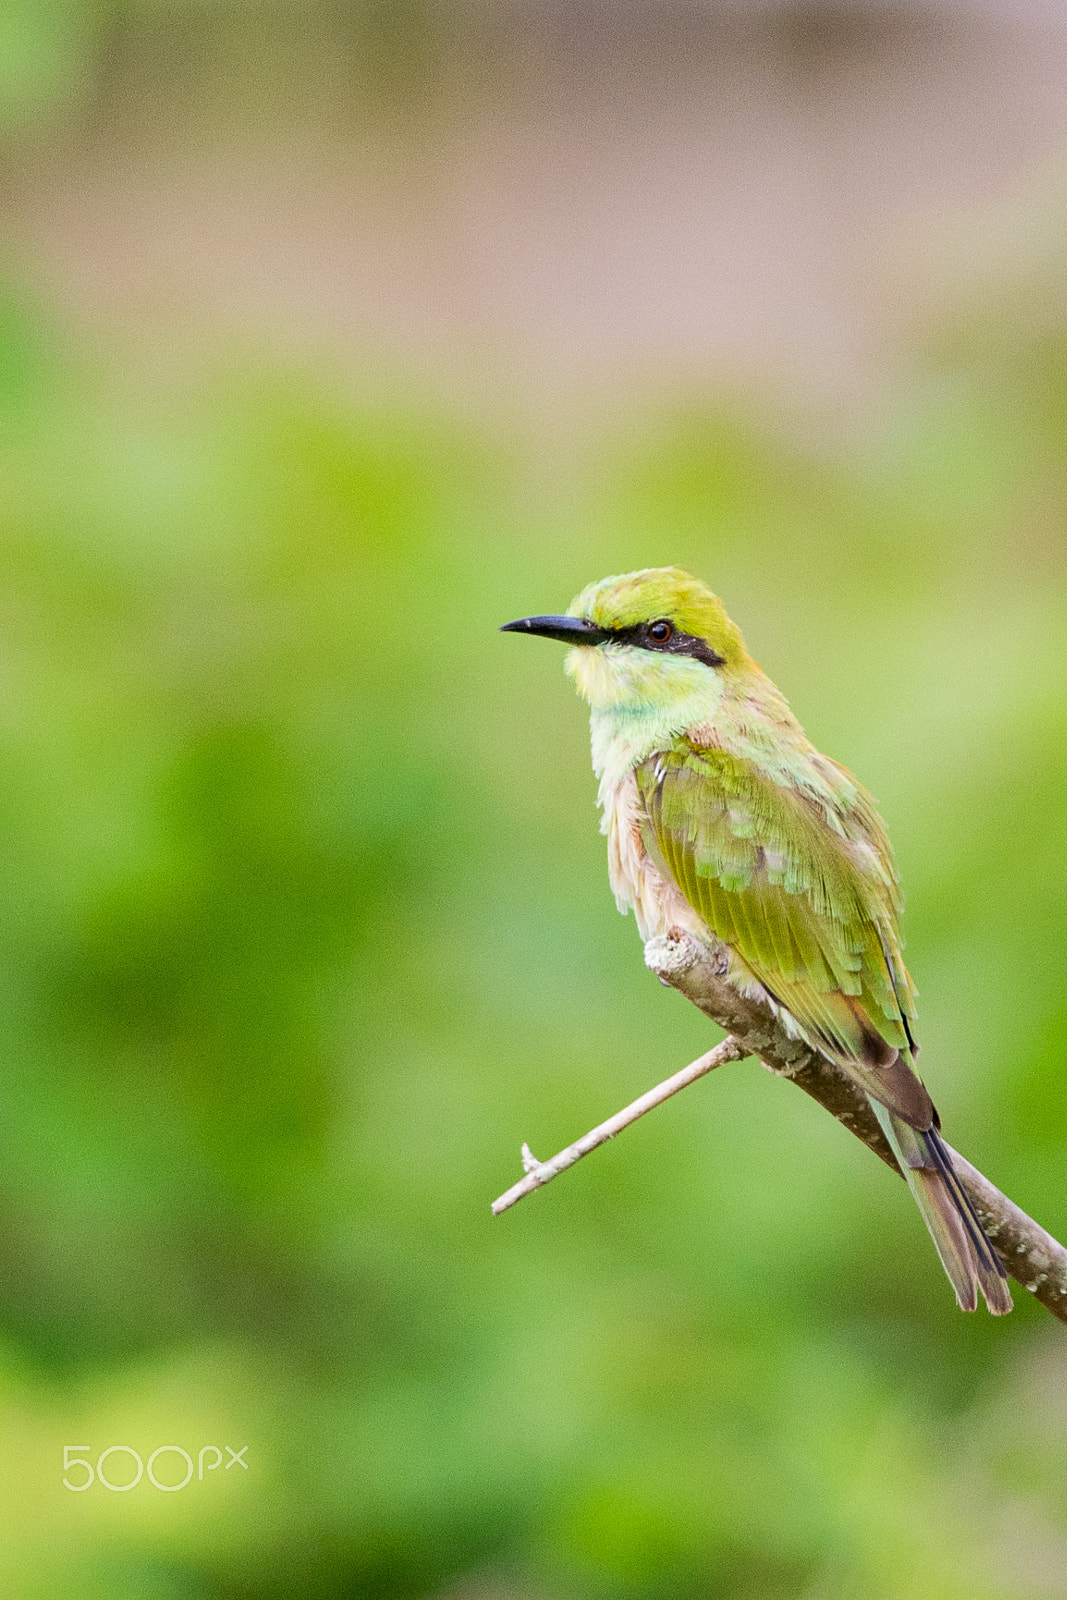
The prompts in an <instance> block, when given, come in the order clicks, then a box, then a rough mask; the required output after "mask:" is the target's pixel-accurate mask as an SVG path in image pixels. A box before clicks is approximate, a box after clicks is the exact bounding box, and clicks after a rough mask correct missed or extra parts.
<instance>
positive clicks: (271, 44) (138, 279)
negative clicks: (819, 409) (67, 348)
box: [3, 0, 1067, 410]
mask: <svg viewBox="0 0 1067 1600" xmlns="http://www.w3.org/2000/svg"><path fill="white" fill-rule="evenodd" d="M1065 149H1067V6H1063V5H1058V4H1051V3H1039V4H1033V5H1028V4H1023V3H1021V0H985V3H982V0H955V3H950V0H946V3H942V4H938V3H936V0H929V3H926V4H920V3H915V4H911V5H884V6H883V5H875V4H863V3H848V0H842V3H840V4H837V5H819V4H813V5H804V4H795V5H793V4H777V3H772V0H762V3H760V0H756V3H747V4H746V3H744V0H732V3H725V0H724V3H714V0H709V3H707V4H704V5H679V4H671V3H659V4H655V3H645V4H622V5H608V4H596V3H590V0H586V3H580V4H566V5H562V4H548V3H540V0H496V3H493V0H482V3H470V4H466V5H456V6H444V7H436V8H435V7H433V6H419V5H410V4H409V5H401V6H393V7H380V8H378V9H377V10H375V9H373V8H368V7H366V6H359V7H351V6H343V5H333V6H330V5H309V6H284V5H278V6H256V7H240V6H215V5H206V6H203V7H201V8H199V9H195V10H193V11H190V10H189V8H185V7H182V8H178V10H177V11H171V10H170V9H168V8H165V7H155V6H140V7H138V6H132V7H126V8H123V7H119V8H117V9H113V10H111V11H110V12H107V13H106V14H105V15H104V18H103V20H102V21H101V23H100V26H99V29H98V32H97V37H96V41H95V49H94V52H93V54H92V66H91V70H90V74H89V76H88V78H87V80H86V82H85V83H84V85H83V86H82V88H81V90H80V92H79V95H78V96H77V97H76V99H75V102H74V104H73V106H72V108H71V109H70V110H69V111H68V112H67V114H66V116H65V117H64V118H62V119H60V124H59V125H52V126H46V127H44V128H42V129H40V130H38V132H37V133H36V134H26V133H23V134H22V135H21V137H20V140H19V142H18V143H17V144H16V145H14V146H13V147H12V148H11V149H10V151H9V154H8V157H7V160H6V163H5V165H6V182H5V184H4V196H3V210H4V212H5V213H6V217H5V218H4V223H5V226H6V231H7V235H8V238H9V240H14V241H15V242H16V246H17V248H18V250H19V251H20V253H21V255H22V258H23V260H24V261H25V262H26V263H28V265H29V268H30V270H31V271H32V273H33V275H34V277H35V280H36V281H38V282H42V281H43V282H44V283H46V284H48V285H49V286H50V287H51V289H52V291H53V292H54V293H55V294H56V295H57V296H58V297H59V298H60V300H61V301H63V302H66V303H67V304H68V305H69V306H70V307H71V308H72V309H73V311H74V312H75V313H76V315H77V316H78V317H79V318H80V319H83V320H84V321H85V322H87V323H89V324H91V325H97V326H99V327H100V328H102V329H103V330H105V331H106V330H108V329H115V330H118V329H120V328H121V329H123V330H129V328H130V327H131V326H135V327H136V326H140V327H142V328H144V327H148V328H149V329H150V330H152V332H153V335H154V347H155V349H156V352H157V355H158V353H159V352H160V351H161V350H162V349H163V348H164V347H166V346H167V345H177V346H180V347H182V348H183V349H188V348H190V347H192V348H194V349H196V348H200V347H205V348H206V347H209V346H210V344H211V343H212V341H213V340H215V339H217V338H218V337H219V336H220V335H221V336H224V337H226V338H230V337H232V336H234V335H235V334H236V335H237V336H238V337H243V336H245V335H251V336H252V337H253V338H254V339H256V340H264V339H265V340H266V341H268V342H269V343H270V344H271V345H278V344H281V345H282V346H285V345H289V346H290V347H291V349H292V350H293V351H297V352H299V351H304V350H307V349H308V347H309V346H312V347H314V346H324V347H328V348H329V349H330V350H331V351H334V352H336V353H337V354H339V355H340V356H341V357H342V359H343V357H344V354H345V352H346V351H347V352H352V353H353V354H355V353H358V357H359V359H360V360H361V361H365V360H366V358H367V356H368V354H372V355H373V354H377V355H379V356H380V357H382V358H384V359H385V360H387V361H389V360H399V361H401V362H403V363H405V364H407V363H414V364H416V366H419V367H421V366H425V367H426V368H428V369H432V368H434V367H437V368H438V370H439V371H442V372H447V374H448V381H449V382H450V383H452V384H455V385H458V386H462V385H463V383H464V382H468V383H470V384H473V386H474V388H475V389H477V388H478V387H479V385H482V384H485V385H486V386H488V387H490V388H493V389H494V390H495V391H497V392H498V391H499V387H500V385H501V383H503V385H504V387H505V388H507V387H509V386H510V387H512V388H513V390H514V391H522V392H525V393H526V394H527V395H528V396H535V397H536V403H537V404H540V403H542V402H543V401H544V399H545V398H546V397H547V398H548V399H551V398H553V397H554V396H559V395H563V394H565V393H567V392H569V391H572V390H573V389H574V388H575V387H576V386H577V387H578V388H580V389H586V390H587V389H589V388H590V387H593V388H594V389H595V388H597V387H599V388H601V389H602V390H603V389H609V388H610V386H611V384H612V383H613V382H615V381H616V380H617V379H618V378H619V377H620V376H621V377H623V378H624V380H625V381H626V382H628V383H633V382H634V381H635V378H638V381H639V375H641V374H647V375H649V376H651V377H652V378H653V379H655V377H656V376H657V374H662V373H663V370H664V369H666V371H667V373H669V375H670V378H671V381H675V380H676V379H677V377H678V376H679V375H681V376H682V377H683V378H684V377H685V376H687V375H689V376H695V377H697V378H698V379H699V380H700V381H706V380H707V379H708V378H709V377H711V378H713V379H715V378H721V379H723V380H727V381H729V380H740V381H741V382H743V383H745V384H752V383H755V384H756V385H757V387H758V386H761V385H765V386H767V388H769V389H770V390H771V391H779V392H783V393H793V394H799V395H801V396H803V397H807V398H808V399H810V400H813V401H815V402H817V403H819V404H822V405H828V406H829V407H830V409H831V410H833V409H834V408H835V407H842V408H845V409H847V407H848V406H849V405H851V404H852V402H853V401H854V400H855V399H856V398H857V397H858V396H863V395H866V394H868V393H869V391H870V390H871V389H872V387H873V388H874V389H875V390H876V389H877V387H878V384H879V382H880V381H881V379H882V378H883V377H884V376H885V375H886V374H887V373H889V372H891V371H892V370H893V369H894V367H895V365H896V364H897V363H898V361H899V360H900V359H901V357H900V351H901V349H902V348H905V347H907V348H911V349H914V347H915V342H916V341H915V330H916V328H917V327H918V328H919V329H920V330H921V328H922V325H923V321H924V318H925V317H926V316H927V314H928V312H929V311H930V309H931V307H932V306H933V307H934V309H935V310H936V303H937V301H938V299H939V297H940V296H941V295H942V293H943V292H944V290H943V286H944V284H945V283H946V282H949V281H951V282H952V283H953V284H954V285H955V286H956V288H957V289H958V286H959V283H960V280H961V279H962V280H963V281H964V283H966V280H967V277H968V272H969V270H970V267H971V266H972V264H973V258H975V257H977V258H979V259H980V258H982V256H983V252H985V251H987V250H988V249H989V247H990V241H991V240H993V241H995V239H996V236H997V233H998V230H1002V231H1003V230H1007V231H1009V232H1010V233H1011V234H1012V241H1011V250H1012V259H1013V261H1014V263H1015V265H1016V267H1017V266H1018V261H1019V258H1020V256H1022V257H1023V258H1025V255H1026V247H1025V241H1021V240H1020V238H1019V231H1020V227H1021V229H1022V231H1023V232H1025V228H1026V222H1025V217H1026V215H1027V214H1028V211H1027V208H1028V204H1029V201H1028V197H1029V196H1031V195H1034V194H1042V195H1043V194H1045V193H1046V191H1048V190H1050V189H1051V190H1053V191H1055V190H1056V188H1057V187H1058V183H1059V175H1060V173H1061V171H1062V165H1063V155H1064V150H1065ZM1020 215H1021V216H1022V217H1023V219H1024V220H1023V221H1022V223H1020ZM994 255H995V250H994ZM946 263H947V265H946ZM919 342H920V343H921V339H920V341H919ZM464 374H465V375H466V377H464Z"/></svg>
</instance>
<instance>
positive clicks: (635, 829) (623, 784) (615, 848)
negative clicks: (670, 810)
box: [598, 771, 708, 943]
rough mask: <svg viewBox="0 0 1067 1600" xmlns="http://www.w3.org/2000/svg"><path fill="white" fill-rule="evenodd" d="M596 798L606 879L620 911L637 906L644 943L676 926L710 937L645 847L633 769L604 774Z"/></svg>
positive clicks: (634, 911) (642, 816)
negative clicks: (604, 841)
mask: <svg viewBox="0 0 1067 1600" xmlns="http://www.w3.org/2000/svg"><path fill="white" fill-rule="evenodd" d="M598 798H599V805H600V808H601V811H602V812H603V817H602V820H601V824H600V828H601V832H602V833H605V834H606V835H607V840H608V878H609V880H610V883H611V888H612V892H613V894H614V895H615V900H616V903H617V905H618V907H619V910H620V911H622V912H624V913H625V912H627V911H629V910H630V908H631V907H632V908H633V913H634V916H635V918H636V919H637V926H638V930H639V932H640V934H641V938H642V939H643V940H645V942H646V943H647V941H648V940H649V939H651V938H653V937H655V936H656V935H666V934H668V933H669V932H670V930H671V929H672V928H678V927H681V928H684V929H685V930H686V931H687V932H689V933H691V934H693V935H695V936H696V937H697V938H701V939H707V937H708V930H707V927H706V926H705V924H704V923H703V922H702V921H701V919H700V918H699V917H698V916H697V914H696V912H695V911H694V910H693V908H692V906H691V905H690V904H689V902H688V900H686V898H685V896H684V895H683V894H682V893H681V891H680V890H679V888H678V886H677V885H676V884H675V882H674V880H673V879H672V878H669V877H667V876H666V875H665V874H664V873H663V872H661V871H660V869H659V867H658V866H657V865H656V863H655V862H654V861H653V860H652V858H651V856H650V855H649V854H648V851H647V850H646V849H645V843H644V837H643V833H642V822H643V820H644V813H643V806H642V802H641V797H640V795H639V793H638V790H637V779H636V777H635V776H634V773H633V772H632V771H630V772H627V773H625V774H624V775H623V776H622V777H616V776H614V775H612V774H607V773H606V774H605V776H604V778H603V779H602V780H601V784H600V794H599V797H598Z"/></svg>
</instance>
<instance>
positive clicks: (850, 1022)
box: [636, 741, 933, 1126]
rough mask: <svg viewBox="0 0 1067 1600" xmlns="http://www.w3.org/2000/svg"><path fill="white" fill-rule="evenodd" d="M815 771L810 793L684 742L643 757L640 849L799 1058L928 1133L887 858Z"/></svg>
mask: <svg viewBox="0 0 1067 1600" xmlns="http://www.w3.org/2000/svg"><path fill="white" fill-rule="evenodd" d="M815 759H817V761H818V763H819V767H818V772H817V774H815V776H816V777H817V779H818V781H817V782H813V783H810V784H805V783H804V782H803V781H802V779H803V774H802V775H801V781H798V782H797V783H795V784H794V783H789V784H783V783H778V782H775V781H774V779H773V778H772V777H770V776H768V775H767V774H766V773H765V772H762V771H760V769H759V768H758V767H757V766H756V765H755V764H754V763H752V762H749V761H745V760H743V759H741V758H739V757H737V756H736V755H733V754H731V753H729V752H726V751H723V750H718V749H699V748H697V747H695V746H693V745H690V744H688V743H686V742H684V741H682V742H679V743H678V744H677V745H676V746H675V747H674V748H673V749H671V750H669V751H664V752H660V753H659V754H658V755H655V756H652V757H650V758H649V760H648V761H646V762H645V763H644V764H643V765H642V766H640V767H638V769H637V773H636V777H637V784H638V791H639V793H640V795H641V798H642V801H643V808H642V809H643V812H644V822H643V828H644V832H645V843H646V848H647V849H648V850H649V852H650V854H651V855H652V856H653V858H654V859H655V860H657V861H658V862H659V863H660V864H661V865H662V866H664V867H665V868H666V869H667V871H668V872H669V873H670V875H671V877H672V878H673V879H674V881H675V883H676V884H677V885H678V888H679V889H680V890H681V892H682V894H684V896H685V898H686V899H687V900H688V901H689V904H690V905H691V906H692V907H693V909H694V910H695V911H696V912H697V913H698V914H699V915H700V917H702V918H703V920H704V921H705V922H706V923H707V925H708V927H709V928H710V929H711V931H712V932H713V933H714V934H715V935H716V936H717V937H718V938H719V939H721V940H722V941H723V943H724V944H727V945H729V946H730V947H731V948H732V949H733V950H735V951H736V952H737V954H738V955H739V956H740V957H741V959H742V960H743V961H744V963H745V965H746V966H747V967H748V968H749V969H750V971H751V972H752V973H753V975H754V976H755V977H756V978H757V979H758V980H759V981H760V983H762V984H763V986H764V987H765V988H766V989H767V991H768V992H769V993H770V995H771V996H772V997H773V999H775V1000H776V1001H777V1002H778V1004H779V1005H781V1006H783V1007H784V1008H785V1009H786V1010H787V1011H788V1012H790V1013H791V1015H792V1016H793V1017H794V1018H795V1019H796V1021H797V1022H798V1023H799V1024H800V1026H801V1028H802V1029H803V1031H804V1032H805V1033H806V1034H807V1035H808V1037H809V1038H810V1039H811V1041H812V1043H813V1044H815V1045H816V1046H818V1047H819V1048H820V1049H822V1050H823V1051H825V1053H826V1054H827V1055H829V1056H830V1057H831V1058H832V1059H834V1060H837V1061H839V1062H840V1063H841V1064H842V1065H845V1066H847V1067H849V1068H850V1069H859V1070H854V1075H855V1076H856V1077H857V1078H858V1079H859V1081H860V1082H861V1083H862V1085H863V1087H864V1088H865V1089H866V1090H867V1091H868V1092H869V1093H872V1094H875V1095H876V1098H878V1099H880V1100H882V1101H883V1103H884V1104H887V1105H889V1106H890V1107H891V1108H892V1109H893V1110H894V1111H896V1112H898V1114H900V1115H902V1116H903V1117H904V1118H905V1119H906V1120H907V1121H909V1122H912V1121H913V1119H914V1125H916V1126H921V1125H923V1124H924V1123H925V1125H926V1126H929V1124H930V1120H931V1118H932V1116H933V1111H932V1107H931V1106H930V1102H929V1096H928V1095H927V1094H926V1091H925V1089H924V1088H923V1087H922V1084H921V1083H920V1081H919V1079H918V1078H917V1077H915V1075H914V1074H913V1073H912V1071H911V1068H910V1065H909V1063H908V1059H907V1058H908V1056H909V1054H910V1053H911V1052H912V1051H913V1048H914V1046H913V1041H912V1036H911V1032H910V1028H909V1023H910V1020H911V1019H912V1018H913V1017H914V1015H915V1007H914V992H913V990H912V987H911V981H910V979H909V977H908V974H907V970H906V968H905V966H904V963H903V960H902V958H901V955H900V936H899V932H898V928H897V914H898V911H899V904H900V902H899V898H898V895H897V889H896V879H895V876H894V873H893V867H892V858H891V855H890V850H889V844H888V841H887V840H886V837H885V833H884V830H883V828H882V825H881V822H880V821H879V818H878V814H877V812H876V810H875V808H874V802H873V801H872V800H871V798H870V796H869V795H867V794H866V792H865V791H864V790H863V789H862V788H860V786H859V785H858V784H856V782H855V780H854V779H852V778H851V777H850V776H849V775H848V774H847V773H846V772H845V771H844V769H843V768H840V767H837V766H836V765H835V764H834V763H832V762H829V761H827V760H826V759H825V758H823V757H817V758H815ZM901 1052H903V1054H901Z"/></svg>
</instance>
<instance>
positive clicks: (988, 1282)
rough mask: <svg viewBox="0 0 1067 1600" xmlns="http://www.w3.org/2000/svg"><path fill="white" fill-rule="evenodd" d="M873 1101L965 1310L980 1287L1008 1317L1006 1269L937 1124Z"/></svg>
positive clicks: (991, 1303)
mask: <svg viewBox="0 0 1067 1600" xmlns="http://www.w3.org/2000/svg"><path fill="white" fill-rule="evenodd" d="M871 1105H872V1107H873V1109H874V1114H875V1116H876V1117H877V1118H878V1121H879V1122H880V1123H881V1126H882V1132H883V1133H884V1134H885V1136H886V1138H887V1139H888V1140H889V1143H890V1145H891V1147H892V1150H893V1154H894V1155H895V1156H896V1158H897V1161H898V1162H899V1163H900V1170H901V1171H902V1172H903V1174H904V1176H905V1178H906V1179H907V1180H908V1188H909V1189H910V1190H911V1192H912V1194H913V1195H914V1196H915V1200H916V1204H917V1205H918V1207H919V1210H920V1211H921V1212H922V1215H923V1221H924V1222H925V1223H926V1226H927V1227H928V1228H929V1230H930V1237H931V1238H932V1239H933V1241H934V1245H935V1246H936V1248H937V1253H938V1255H939V1256H940V1257H941V1265H942V1266H943V1267H944V1269H945V1271H946V1272H947V1274H948V1277H949V1281H950V1283H951V1284H952V1287H953V1288H954V1289H955V1291H956V1299H957V1300H958V1301H959V1303H960V1306H961V1307H962V1308H963V1310H964V1311H973V1310H974V1309H975V1307H976V1306H977V1304H978V1290H979V1288H981V1291H982V1294H983V1295H984V1296H985V1303H986V1305H987V1306H988V1307H989V1309H990V1311H991V1312H992V1313H993V1315H994V1316H997V1317H1000V1316H1003V1315H1004V1313H1005V1312H1006V1311H1010V1310H1011V1294H1010V1292H1009V1290H1008V1284H1007V1277H1006V1275H1005V1272H1004V1268H1003V1267H1002V1266H1001V1264H1000V1259H999V1257H998V1256H997V1253H996V1251H995V1250H994V1249H993V1246H992V1245H991V1244H990V1242H989V1239H988V1237H987V1235H986V1232H985V1229H984V1228H983V1227H982V1224H981V1223H980V1222H979V1220H978V1218H977V1216H976V1215H975V1211H974V1207H973V1206H972V1205H971V1202H970V1200H969V1199H968V1198H967V1194H966V1191H965V1190H964V1187H963V1185H962V1184H961V1182H960V1180H959V1178H958V1177H957V1175H956V1173H955V1171H954V1170H953V1166H952V1158H951V1156H950V1155H949V1153H948V1150H947V1149H946V1147H945V1142H944V1140H943V1139H942V1138H941V1135H940V1134H939V1133H938V1132H937V1129H936V1128H930V1129H929V1130H928V1131H927V1132H925V1133H920V1132H919V1131H918V1130H917V1129H916V1128H912V1127H910V1126H909V1124H908V1123H906V1122H904V1121H903V1120H902V1119H901V1118H900V1117H898V1116H895V1115H894V1114H893V1112H892V1111H888V1110H887V1109H886V1107H885V1106H883V1105H879V1104H878V1102H877V1101H876V1100H874V1099H872V1100H871Z"/></svg>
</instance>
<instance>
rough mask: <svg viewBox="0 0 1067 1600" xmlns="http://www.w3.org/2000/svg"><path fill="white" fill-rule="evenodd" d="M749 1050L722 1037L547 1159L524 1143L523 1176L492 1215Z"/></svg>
mask: <svg viewBox="0 0 1067 1600" xmlns="http://www.w3.org/2000/svg"><path fill="white" fill-rule="evenodd" d="M748 1054H749V1052H748V1051H747V1050H745V1049H743V1048H742V1047H741V1045H739V1044H738V1042H737V1040H736V1039H724V1040H723V1041H722V1043H721V1044H717V1045H716V1046H715V1048H714V1050H708V1051H707V1052H706V1053H705V1054H704V1055H702V1056H700V1057H698V1059H697V1060H696V1061H691V1062H690V1063H689V1065H688V1066H687V1067H683V1068H682V1070H681V1072H676V1073H675V1074H674V1076H673V1078H668V1079H667V1080H666V1082H664V1083H660V1084H657V1086H656V1087H655V1088H654V1089H649V1091H648V1093H647V1094H643V1095H642V1096H641V1097H640V1099H638V1100H635V1101H633V1103H632V1104H631V1105H628V1106H627V1107H626V1108H625V1109H624V1110H622V1111H616V1113H615V1115H614V1116H613V1117H609V1118H608V1120H607V1121H606V1122H602V1123H600V1125H599V1126H598V1127H596V1128H593V1129H591V1131H590V1132H589V1133H586V1134H583V1136H582V1138H580V1139H576V1140H575V1141H574V1143H573V1144H569V1145H568V1146H567V1148H566V1150H561V1151H560V1152H559V1154H558V1155H555V1156H553V1157H552V1159H551V1161H538V1160H537V1157H536V1156H535V1155H534V1154H533V1152H532V1151H531V1149H530V1147H529V1145H528V1144H524V1145H523V1147H522V1166H523V1171H524V1172H525V1173H526V1176H525V1178H520V1179H519V1181H518V1183H515V1184H512V1186H511V1188H510V1189H509V1190H508V1191H507V1193H506V1194H502V1195H501V1196H500V1199H499V1200H494V1201H493V1215H494V1216H499V1215H500V1213H501V1212H502V1211H507V1210H508V1208H509V1206H513V1205H515V1203H516V1202H517V1201H519V1200H522V1199H523V1198H524V1197H525V1196H526V1195H528V1194H533V1192H534V1190H535V1189H540V1188H541V1187H542V1185H544V1184H546V1183H550V1182H551V1180H552V1179H553V1178H554V1177H556V1176H557V1175H558V1174H559V1173H561V1172H566V1170H567V1168H568V1167H573V1166H574V1163H575V1162H576V1161H580V1160H581V1159H582V1157H583V1156H587V1155H588V1154H589V1152H590V1150H595V1149H596V1148H597V1146H598V1145H602V1144H606V1143H607V1141H608V1140H609V1139H613V1138H614V1137H615V1135H616V1134H617V1133H621V1132H622V1130H623V1128H628V1127H629V1126H630V1123H631V1122H636V1121H637V1119H638V1117H643V1116H644V1114H645V1112H646V1111H651V1110H652V1109H653V1107H655V1106H658V1105H662V1104H663V1102H664V1100H669V1099H670V1097H671V1095H672V1094H677V1093H678V1091H679V1089H685V1088H687V1087H688V1086H689V1084H691V1083H695V1082H696V1080H697V1079H698V1078H702V1077H704V1075H705V1073H708V1072H714V1070H715V1068H716V1067H721V1066H723V1065H725V1063H726V1062H727V1061H740V1060H741V1059H742V1057H744V1056H746V1055H748Z"/></svg>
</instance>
